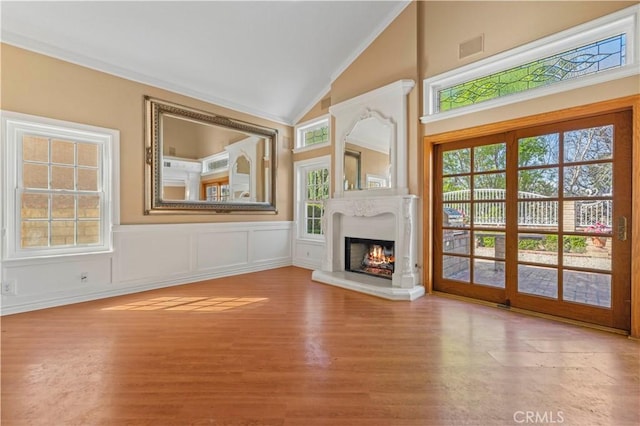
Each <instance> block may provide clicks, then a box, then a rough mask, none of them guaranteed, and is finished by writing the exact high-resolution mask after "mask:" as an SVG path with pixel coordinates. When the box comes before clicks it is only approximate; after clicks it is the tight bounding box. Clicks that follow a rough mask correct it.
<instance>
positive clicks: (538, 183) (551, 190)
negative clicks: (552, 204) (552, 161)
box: [518, 167, 560, 198]
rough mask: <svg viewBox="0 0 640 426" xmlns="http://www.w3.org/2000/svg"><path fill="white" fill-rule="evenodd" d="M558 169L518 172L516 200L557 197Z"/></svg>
mask: <svg viewBox="0 0 640 426" xmlns="http://www.w3.org/2000/svg"><path fill="white" fill-rule="evenodd" d="M559 181H560V178H559V174H558V168H556V167H554V168H551V169H528V170H520V171H519V172H518V198H539V197H542V196H544V197H557V196H558V182H559Z"/></svg>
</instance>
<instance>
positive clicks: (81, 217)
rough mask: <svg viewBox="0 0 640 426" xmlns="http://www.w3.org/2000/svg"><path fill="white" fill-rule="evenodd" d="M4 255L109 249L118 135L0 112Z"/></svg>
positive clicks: (44, 254)
mask: <svg viewBox="0 0 640 426" xmlns="http://www.w3.org/2000/svg"><path fill="white" fill-rule="evenodd" d="M2 124H3V128H4V129H5V132H4V134H3V156H4V157H5V159H6V163H5V164H4V167H5V168H6V170H7V176H8V179H7V181H6V183H5V185H6V186H5V188H6V191H4V192H5V195H4V197H5V199H4V202H5V206H6V207H7V210H6V212H5V220H6V225H5V227H6V228H7V229H8V234H7V247H6V248H7V250H6V251H5V256H6V257H15V258H27V257H39V256H49V255H59V254H73V253H92V252H100V251H108V250H111V226H112V224H114V223H116V215H117V213H115V208H114V207H113V204H114V187H115V185H114V184H113V182H112V178H113V177H114V176H115V174H114V173H115V172H114V169H113V168H114V163H115V162H116V160H117V159H116V158H115V155H117V143H118V137H119V136H118V132H117V131H113V130H108V129H100V128H96V127H90V126H84V125H79V124H75V123H67V122H60V121H54V120H48V119H44V118H40V117H33V116H26V115H22V114H14V113H3V117H2Z"/></svg>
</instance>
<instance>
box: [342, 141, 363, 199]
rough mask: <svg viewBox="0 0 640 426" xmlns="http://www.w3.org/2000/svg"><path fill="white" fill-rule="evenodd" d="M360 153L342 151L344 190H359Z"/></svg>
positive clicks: (347, 150)
mask: <svg viewBox="0 0 640 426" xmlns="http://www.w3.org/2000/svg"><path fill="white" fill-rule="evenodd" d="M360 174H361V170H360V153H359V152H358V151H354V150H349V149H346V150H345V151H344V189H345V190H349V189H361V186H360V182H361V181H360Z"/></svg>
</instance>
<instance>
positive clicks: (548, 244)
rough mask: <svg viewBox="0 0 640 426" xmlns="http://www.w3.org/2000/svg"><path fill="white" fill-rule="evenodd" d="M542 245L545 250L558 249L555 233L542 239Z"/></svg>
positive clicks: (555, 250)
mask: <svg viewBox="0 0 640 426" xmlns="http://www.w3.org/2000/svg"><path fill="white" fill-rule="evenodd" d="M542 246H543V247H544V249H545V250H547V251H554V252H557V251H558V236H557V235H547V236H545V237H544V239H543V240H542Z"/></svg>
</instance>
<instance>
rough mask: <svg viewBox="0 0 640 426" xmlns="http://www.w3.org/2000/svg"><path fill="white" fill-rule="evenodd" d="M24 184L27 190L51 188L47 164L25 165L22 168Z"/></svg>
mask: <svg viewBox="0 0 640 426" xmlns="http://www.w3.org/2000/svg"><path fill="white" fill-rule="evenodd" d="M22 183H23V185H24V187H25V188H44V189H47V188H48V187H49V167H48V166H47V165H45V164H29V163H25V164H24V165H23V167H22Z"/></svg>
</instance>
